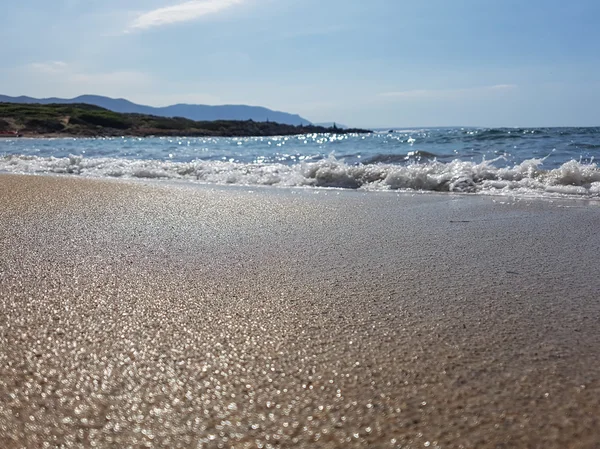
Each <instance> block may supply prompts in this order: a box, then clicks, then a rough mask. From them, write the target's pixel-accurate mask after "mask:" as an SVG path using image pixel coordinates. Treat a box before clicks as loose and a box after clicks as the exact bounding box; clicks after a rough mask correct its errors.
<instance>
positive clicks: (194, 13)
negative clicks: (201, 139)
mask: <svg viewBox="0 0 600 449" xmlns="http://www.w3.org/2000/svg"><path fill="white" fill-rule="evenodd" d="M598 17H600V1H598V0H570V1H569V2H567V1H566V0H543V1H542V0H518V1H517V0H493V1H492V0H419V1H405V0H369V1H365V0H187V1H186V0H183V1H181V0H54V1H52V2H49V1H47V0H22V1H18V2H17V1H15V0H12V1H11V0H7V1H6V2H3V5H2V14H1V15H0V39H1V41H2V43H3V48H2V52H1V54H2V57H1V58H0V93H1V94H5V95H13V96H17V95H28V96H33V97H52V96H55V97H64V98H72V97H75V96H78V95H82V94H97V95H106V96H110V97H113V98H127V99H129V100H131V101H134V102H136V103H141V104H147V105H151V106H166V105H169V104H174V103H201V104H250V105H257V106H266V107H268V108H271V109H276V110H281V111H285V112H291V113H298V114H300V115H302V116H303V117H304V118H306V119H308V120H310V121H312V122H326V121H327V122H328V121H336V122H338V123H342V124H346V125H350V126H363V127H371V128H377V127H397V126H398V127H409V126H597V125H600V27H598V23H597V22H598Z"/></svg>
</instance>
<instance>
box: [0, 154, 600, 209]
mask: <svg viewBox="0 0 600 449" xmlns="http://www.w3.org/2000/svg"><path fill="white" fill-rule="evenodd" d="M498 161H499V160H498V159H495V160H491V161H482V162H479V163H475V162H472V161H460V160H455V161H452V162H448V163H443V162H439V161H437V160H426V161H425V162H419V163H408V164H406V165H395V164H390V163H383V162H377V163H370V164H355V165H351V164H347V163H345V162H343V161H341V160H338V159H336V158H335V157H333V156H330V157H329V158H326V159H322V160H319V161H316V162H303V163H298V164H294V165H284V164H278V163H264V164H261V163H241V162H227V161H202V160H197V161H192V162H173V161H160V160H132V159H123V158H92V157H90V158H86V157H82V156H70V157H39V156H25V155H7V156H4V157H2V158H0V170H2V171H4V172H11V173H48V174H51V173H54V174H72V175H79V176H86V177H105V178H106V177H113V178H114V177H117V178H146V179H171V180H188V181H193V182H201V183H213V184H236V185H268V186H306V187H335V188H344V189H363V190H422V191H437V192H462V193H483V194H486V193H487V194H513V195H519V194H522V195H532V194H533V195H538V196H549V195H550V196H578V197H594V198H596V197H600V168H599V167H598V166H597V164H596V163H593V162H592V163H582V162H579V161H575V160H571V161H568V162H566V163H564V164H562V165H561V166H560V167H558V168H554V169H543V167H542V166H543V163H544V159H528V160H525V161H523V162H522V163H520V164H516V165H513V166H510V167H509V166H507V167H501V168H499V167H497V166H495V165H494V163H496V165H498V164H497V162H498Z"/></svg>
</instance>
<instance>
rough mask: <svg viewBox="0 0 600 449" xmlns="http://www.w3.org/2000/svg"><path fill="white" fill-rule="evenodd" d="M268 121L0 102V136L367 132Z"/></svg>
mask: <svg viewBox="0 0 600 449" xmlns="http://www.w3.org/2000/svg"><path fill="white" fill-rule="evenodd" d="M367 132H370V131H368V130H362V129H354V130H342V129H339V128H336V129H333V128H324V127H321V126H314V125H288V124H280V123H275V122H272V121H269V122H259V121H254V120H243V121H241V120H207V121H194V120H190V119H187V118H183V117H158V116H155V115H148V114H139V113H120V112H114V111H110V110H108V109H105V108H102V107H100V106H95V105H90V104H70V103H69V104H64V103H62V104H58V103H54V104H29V103H25V104H24V103H4V102H0V137H18V136H27V137H44V136H46V137H105V136H141V137H144V136H189V137H191V136H229V137H241V136H281V135H294V134H314V133H336V134H345V133H367Z"/></svg>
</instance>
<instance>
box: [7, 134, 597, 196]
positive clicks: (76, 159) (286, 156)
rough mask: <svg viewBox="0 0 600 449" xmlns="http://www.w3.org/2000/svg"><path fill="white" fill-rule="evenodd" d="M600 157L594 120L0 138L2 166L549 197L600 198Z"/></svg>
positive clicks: (245, 183) (22, 169) (42, 170)
mask: <svg viewBox="0 0 600 449" xmlns="http://www.w3.org/2000/svg"><path fill="white" fill-rule="evenodd" d="M599 156H600V128H498V129H494V128H423V129H416V128H415V129H400V128H399V129H389V130H380V131H376V132H373V133H371V134H339V135H336V134H304V135H297V136H275V137H240V138H224V137H146V138H137V137H121V138H43V139H42V138H40V139H37V138H2V139H0V172H8V173H26V174H59V175H67V176H77V177H88V178H123V179H152V180H157V181H161V180H162V181H177V182H189V183H202V184H215V185H224V184H229V185H240V186H274V187H302V188H307V189H325V188H327V189H358V190H373V191H407V192H449V193H452V192H455V193H464V194H474V195H476V194H479V195H510V196H516V197H549V198H554V197H561V198H594V199H597V198H600V167H599V166H598V157H599Z"/></svg>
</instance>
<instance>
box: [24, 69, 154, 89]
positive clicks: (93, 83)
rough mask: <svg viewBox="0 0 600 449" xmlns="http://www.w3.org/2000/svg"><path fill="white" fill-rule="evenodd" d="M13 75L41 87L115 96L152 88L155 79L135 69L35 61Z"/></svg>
mask: <svg viewBox="0 0 600 449" xmlns="http://www.w3.org/2000/svg"><path fill="white" fill-rule="evenodd" d="M13 76H14V77H16V78H18V79H19V80H20V82H23V83H25V82H27V83H31V84H39V81H40V80H42V79H43V83H42V84H44V85H45V86H47V87H50V88H52V89H53V90H55V91H57V92H66V91H69V92H74V93H75V92H81V93H98V94H102V95H105V94H107V95H114V93H115V92H118V93H119V94H122V93H127V92H128V91H131V90H133V91H135V90H141V89H152V88H153V87H155V80H154V79H153V78H152V76H150V75H148V74H146V73H143V72H137V71H131V70H116V71H90V70H86V69H85V68H83V67H80V66H78V65H77V64H70V63H67V62H63V61H44V62H33V63H30V64H27V65H25V66H21V67H18V68H15V69H14V70H13Z"/></svg>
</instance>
